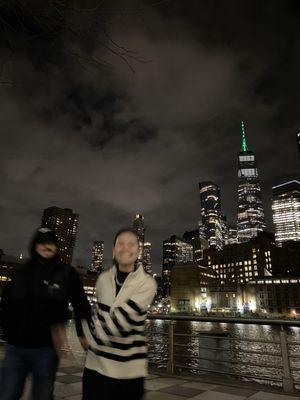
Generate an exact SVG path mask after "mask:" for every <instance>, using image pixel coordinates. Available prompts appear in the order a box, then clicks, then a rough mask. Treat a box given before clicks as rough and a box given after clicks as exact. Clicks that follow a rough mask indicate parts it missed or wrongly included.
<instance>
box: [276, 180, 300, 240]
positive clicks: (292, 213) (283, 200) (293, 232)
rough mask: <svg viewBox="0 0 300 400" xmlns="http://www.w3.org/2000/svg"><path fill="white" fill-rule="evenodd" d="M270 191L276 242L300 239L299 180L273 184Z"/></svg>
mask: <svg viewBox="0 0 300 400" xmlns="http://www.w3.org/2000/svg"><path fill="white" fill-rule="evenodd" d="M272 192H273V199H272V212H273V222H274V226H275V240H276V243H277V244H278V245H279V246H281V245H282V243H284V242H286V241H290V240H294V241H300V182H299V181H297V180H293V181H289V182H286V183H283V184H281V185H277V186H273V188H272Z"/></svg>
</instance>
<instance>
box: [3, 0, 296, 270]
mask: <svg viewBox="0 0 300 400" xmlns="http://www.w3.org/2000/svg"><path fill="white" fill-rule="evenodd" d="M78 4H79V3H78ZM81 6H82V5H81ZM53 12H54V11H53ZM125 14H126V13H125ZM10 18H12V17H11V16H10ZM63 18H64V21H67V23H68V26H72V27H73V26H74V24H75V26H78V24H79V26H80V29H82V30H83V32H85V33H86V34H85V35H84V36H83V37H81V38H79V37H78V36H77V35H75V36H74V35H73V36H72V35H71V34H70V31H69V30H68V29H62V28H61V26H60V27H57V31H58V33H57V34H56V35H55V36H51V35H50V37H48V36H47V35H42V33H44V31H43V29H42V28H43V27H44V25H42V27H41V26H39V27H38V26H36V24H35V23H33V22H32V21H29V22H28V20H26V21H27V22H26V26H27V30H28V33H30V35H34V34H36V35H38V36H39V38H38V40H32V41H29V43H28V42H27V41H26V42H25V45H24V46H23V47H22V46H17V47H16V48H14V54H13V56H10V53H9V51H8V46H7V43H6V42H5V41H3V43H2V45H1V48H2V55H3V56H4V55H5V57H6V58H5V57H4V58H3V59H5V60H8V61H7V63H6V64H5V68H4V69H3V79H4V78H5V79H6V80H12V81H13V82H14V84H13V85H2V86H1V87H0V89H1V93H0V107H1V138H0V145H1V149H2V154H1V172H0V176H1V183H2V193H3V194H2V197H1V200H0V219H1V226H2V230H1V236H0V238H1V242H0V243H1V247H3V249H4V250H5V251H6V252H8V253H15V254H16V253H18V252H21V251H24V249H25V247H26V245H27V241H28V239H29V236H30V234H31V232H32V230H33V229H34V228H35V227H36V226H38V225H39V223H40V220H41V215H42V210H43V209H44V208H46V207H48V206H51V205H57V206H61V207H69V208H73V209H74V210H75V211H76V212H78V213H79V214H80V223H79V235H78V241H77V246H76V251H75V263H78V262H80V263H85V264H87V263H88V262H89V252H90V248H91V243H92V240H96V239H103V240H104V241H105V246H106V247H105V259H106V262H107V263H109V262H110V258H111V257H110V247H111V243H112V239H113V235H114V232H115V231H116V230H117V229H119V228H120V227H121V226H123V225H129V224H131V222H132V219H133V216H134V214H135V213H136V212H140V213H143V214H144V215H145V221H146V226H147V234H146V236H147V239H148V240H150V241H151V242H152V244H153V259H154V264H155V269H156V270H159V268H160V265H161V255H162V254H161V253H162V251H161V250H162V248H161V246H162V241H163V240H164V239H165V238H166V237H168V236H169V235H171V234H174V233H176V234H182V233H183V232H184V231H185V230H187V229H194V228H195V227H196V226H197V223H198V220H199V219H200V204H199V195H198V182H199V181H201V180H213V181H216V183H218V184H219V185H220V186H221V190H222V206H223V211H224V213H225V214H227V215H228V219H229V221H230V222H232V223H233V222H234V221H235V219H236V208H237V162H236V160H237V153H238V151H239V149H240V146H241V140H240V121H241V120H242V119H243V120H245V121H246V127H247V134H248V142H249V147H250V148H251V149H252V150H254V151H255V153H256V155H257V159H258V164H259V172H260V176H261V181H262V186H263V189H264V190H263V195H264V203H265V209H266V214H267V219H268V224H269V227H270V228H271V212H270V196H271V186H272V185H273V184H276V183H279V182H281V181H282V180H285V179H290V178H293V177H297V176H298V177H299V159H298V155H297V149H296V140H295V133H296V131H297V130H298V129H299V121H298V114H297V110H296V107H298V104H299V67H300V65H299V64H300V61H299V37H298V35H297V31H296V26H298V22H299V7H297V4H296V3H294V2H289V1H287V2H280V1H278V2H277V1H275V2H274V1H272V2H271V1H267V2H264V3H263V4H262V3H261V2H256V1H246V2H239V1H227V2H220V1H200V2H192V1H190V2H181V1H174V2H172V1H170V2H162V3H161V5H160V6H159V7H156V8H153V7H150V6H149V3H145V4H144V8H143V10H142V12H141V13H131V14H130V13H129V14H128V13H127V14H126V15H125V18H124V15H123V18H119V15H118V16H117V15H113V18H112V17H111V16H109V17H106V18H107V19H106V21H109V24H108V27H109V36H105V33H106V31H105V32H104V31H103V29H102V30H101V29H99V25H96V24H94V23H93V19H91V17H90V14H88V13H84V14H82V13H80V12H73V11H72V10H65V12H64V14H63ZM47 21H48V20H47ZM10 22H11V23H14V24H16V21H13V20H11V19H10ZM88 27H89V29H88ZM16 37H17V38H18V36H17V34H16ZM112 40H113V43H115V45H113V44H112ZM109 43H110V44H111V45H113V46H114V47H113V49H117V48H118V49H119V50H120V49H122V47H125V48H126V50H122V51H121V53H124V52H125V54H126V55H128V54H129V55H131V56H132V57H129V58H128V59H126V60H129V62H130V68H129V67H128V65H127V64H126V62H125V61H124V60H122V57H120V54H119V55H118V54H117V55H116V54H114V53H113V52H111V51H109V49H108V48H107V45H108V44H109ZM128 51H129V53H128ZM71 53H72V54H71ZM74 53H76V56H74ZM137 58H138V59H139V60H141V61H143V62H141V61H140V62H137V61H136V60H135V59H137ZM95 59H97V60H98V61H99V63H96V64H95V63H92V62H91V60H95ZM131 68H134V73H133V72H132V71H131Z"/></svg>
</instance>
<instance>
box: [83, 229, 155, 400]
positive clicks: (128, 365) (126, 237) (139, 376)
mask: <svg viewBox="0 0 300 400" xmlns="http://www.w3.org/2000/svg"><path fill="white" fill-rule="evenodd" d="M138 255H139V242H138V236H137V233H136V232H135V231H134V230H132V229H123V230H121V231H119V232H118V233H117V235H116V237H115V240H114V248H113V257H114V266H113V267H112V268H111V269H109V270H108V271H105V272H103V273H102V274H101V275H100V276H99V278H98V281H97V284H96V295H97V301H98V302H97V314H96V315H95V316H94V317H93V318H92V321H90V322H84V332H85V333H86V337H87V341H88V343H89V344H90V346H89V351H88V355H87V359H86V364H85V369H84V373H83V400H99V399H101V400H114V399H118V398H123V397H124V396H125V397H126V398H128V399H130V400H140V399H141V398H142V397H143V394H144V378H145V376H146V375H147V360H146V358H147V344H146V339H145V336H144V327H145V320H146V317H147V310H148V306H149V305H150V304H151V303H152V301H153V299H154V296H155V292H156V282H155V280H154V279H153V278H152V277H151V276H150V275H148V274H146V273H145V271H144V269H143V267H142V266H139V267H137V259H138Z"/></svg>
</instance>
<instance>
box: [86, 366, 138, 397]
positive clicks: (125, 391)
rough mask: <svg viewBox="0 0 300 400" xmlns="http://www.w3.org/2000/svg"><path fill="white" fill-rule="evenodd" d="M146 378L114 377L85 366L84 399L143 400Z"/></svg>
mask: <svg viewBox="0 0 300 400" xmlns="http://www.w3.org/2000/svg"><path fill="white" fill-rule="evenodd" d="M143 395H144V378H137V379H114V378H109V377H108V376H104V375H101V374H99V373H98V372H96V371H92V370H90V369H87V368H85V369H84V371H83V378H82V400H99V399H101V400H115V399H121V398H125V397H126V398H127V399H130V400H141V399H142V398H143Z"/></svg>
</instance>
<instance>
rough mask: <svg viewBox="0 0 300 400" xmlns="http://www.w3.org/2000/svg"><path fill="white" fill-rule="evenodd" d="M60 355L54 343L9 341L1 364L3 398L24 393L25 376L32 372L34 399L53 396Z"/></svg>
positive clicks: (0, 392) (10, 399) (12, 398)
mask: <svg viewBox="0 0 300 400" xmlns="http://www.w3.org/2000/svg"><path fill="white" fill-rule="evenodd" d="M57 366H58V357H57V355H56V352H55V350H54V349H53V348H52V347H50V346H49V347H47V346H45V347H33V348H29V347H17V346H12V345H7V348H6V353H5V357H4V360H3V363H2V368H1V379H0V399H1V400H18V399H20V398H21V397H22V393H23V389H24V385H25V380H26V378H27V376H28V374H30V373H32V378H33V387H32V399H33V400H52V399H53V386H54V381H55V374H56V370H57Z"/></svg>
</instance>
